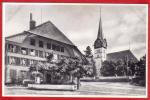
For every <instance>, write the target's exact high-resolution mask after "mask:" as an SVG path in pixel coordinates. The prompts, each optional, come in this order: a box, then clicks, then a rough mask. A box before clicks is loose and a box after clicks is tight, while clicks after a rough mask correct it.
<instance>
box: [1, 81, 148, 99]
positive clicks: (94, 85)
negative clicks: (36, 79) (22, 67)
mask: <svg viewBox="0 0 150 100" xmlns="http://www.w3.org/2000/svg"><path fill="white" fill-rule="evenodd" d="M4 95H13V96H16V95H18V96H19V95H21V96H40V95H42V96H49V97H50V96H51V95H53V96H56V95H60V96H67V95H69V96H83V95H86V96H91V95H92V96H99V97H101V96H127V97H130V96H134V97H135V96H136V97H141V96H142V97H143V96H145V95H146V88H145V87H140V86H133V85H130V84H129V83H127V82H116V83H114V82H81V86H80V89H79V90H77V91H55V90H31V89H28V88H26V87H22V86H9V87H8V86H5V87H4Z"/></svg>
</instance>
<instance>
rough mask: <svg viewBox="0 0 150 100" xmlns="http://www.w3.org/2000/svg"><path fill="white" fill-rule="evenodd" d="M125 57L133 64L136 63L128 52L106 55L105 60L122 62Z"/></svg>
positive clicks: (136, 60) (134, 58) (135, 59)
mask: <svg viewBox="0 0 150 100" xmlns="http://www.w3.org/2000/svg"><path fill="white" fill-rule="evenodd" d="M125 57H128V59H129V60H132V61H134V62H138V59H137V58H136V57H135V56H134V55H133V53H132V52H131V51H130V50H124V51H119V52H113V53H108V54H107V58H106V59H107V60H108V61H115V62H116V61H118V60H124V59H125Z"/></svg>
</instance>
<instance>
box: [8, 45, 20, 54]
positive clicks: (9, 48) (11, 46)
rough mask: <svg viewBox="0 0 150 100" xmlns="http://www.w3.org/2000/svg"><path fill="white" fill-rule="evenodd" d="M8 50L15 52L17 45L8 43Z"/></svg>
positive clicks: (17, 49) (17, 50) (17, 48)
mask: <svg viewBox="0 0 150 100" xmlns="http://www.w3.org/2000/svg"><path fill="white" fill-rule="evenodd" d="M8 51H9V52H14V53H17V52H19V46H16V45H12V44H8Z"/></svg>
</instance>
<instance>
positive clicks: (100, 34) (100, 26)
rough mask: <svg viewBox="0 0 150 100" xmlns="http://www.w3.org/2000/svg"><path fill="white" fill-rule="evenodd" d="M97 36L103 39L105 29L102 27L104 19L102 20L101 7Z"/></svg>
mask: <svg viewBox="0 0 150 100" xmlns="http://www.w3.org/2000/svg"><path fill="white" fill-rule="evenodd" d="M97 38H98V39H102V40H103V29H102V20H101V8H100V20H99V28H98V35H97Z"/></svg>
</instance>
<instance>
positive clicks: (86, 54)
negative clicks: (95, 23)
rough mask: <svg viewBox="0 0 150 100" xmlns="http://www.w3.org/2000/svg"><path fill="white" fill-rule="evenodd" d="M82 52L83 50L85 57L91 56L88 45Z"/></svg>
mask: <svg viewBox="0 0 150 100" xmlns="http://www.w3.org/2000/svg"><path fill="white" fill-rule="evenodd" d="M84 52H85V56H86V57H91V56H92V50H91V47H90V46H87V47H86V50H85V51H84Z"/></svg>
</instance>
